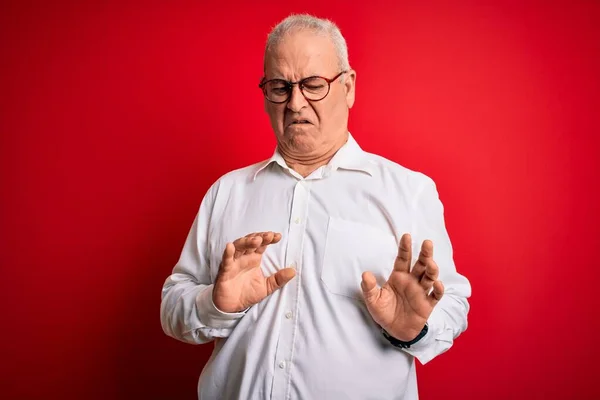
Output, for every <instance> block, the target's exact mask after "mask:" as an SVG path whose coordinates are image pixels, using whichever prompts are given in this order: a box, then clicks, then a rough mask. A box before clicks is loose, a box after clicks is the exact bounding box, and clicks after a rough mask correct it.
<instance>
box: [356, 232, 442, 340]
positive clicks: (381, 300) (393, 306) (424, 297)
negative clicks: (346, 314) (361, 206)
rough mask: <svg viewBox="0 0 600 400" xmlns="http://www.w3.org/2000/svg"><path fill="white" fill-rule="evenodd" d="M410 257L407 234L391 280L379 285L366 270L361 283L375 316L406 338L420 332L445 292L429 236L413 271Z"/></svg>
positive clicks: (401, 245) (378, 321)
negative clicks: (439, 278)
mask: <svg viewBox="0 0 600 400" xmlns="http://www.w3.org/2000/svg"><path fill="white" fill-rule="evenodd" d="M411 260H412V249H411V237H410V235H409V234H404V235H402V239H400V246H399V247H398V256H397V257H396V261H395V262H394V270H393V271H392V273H391V274H390V277H389V279H388V281H387V282H386V283H385V284H384V285H383V286H382V287H381V288H378V287H377V281H376V280H375V276H374V275H373V274H372V273H371V272H364V273H363V274H362V283H361V287H362V290H363V295H364V298H365V303H366V305H367V309H368V310H369V313H370V314H371V316H372V317H373V320H374V321H375V322H376V323H377V324H379V326H381V327H382V328H383V329H385V330H386V331H387V332H388V333H389V334H390V335H391V336H393V337H395V338H396V339H398V340H402V341H406V342H407V341H410V340H413V339H414V338H415V337H417V335H418V334H419V333H420V332H421V330H422V329H423V327H424V326H425V323H426V322H427V319H428V318H429V315H430V314H431V312H432V311H433V308H434V307H435V305H436V304H437V303H438V302H439V301H440V299H441V298H442V296H443V294H444V285H443V284H442V282H440V281H439V280H437V279H438V274H439V268H438V266H437V264H436V263H435V261H433V243H432V242H431V241H430V240H425V241H424V242H423V244H422V245H421V252H420V253H419V259H418V260H417V262H416V263H415V266H414V268H412V271H411V268H410V262H411ZM432 288H433V291H431V289H432ZM430 291H431V293H429V292H430Z"/></svg>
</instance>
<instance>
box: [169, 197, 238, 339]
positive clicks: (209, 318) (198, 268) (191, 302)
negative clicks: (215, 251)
mask: <svg viewBox="0 0 600 400" xmlns="http://www.w3.org/2000/svg"><path fill="white" fill-rule="evenodd" d="M216 191H217V186H216V185H213V186H212V187H211V188H210V189H209V191H208V192H207V194H206V196H205V197H204V199H203V200H202V204H201V205H200V210H199V211H198V213H197V215H196V218H195V219H194V222H193V224H192V227H191V229H190V231H189V233H188V236H187V239H186V241H185V244H184V246H183V250H182V252H181V256H180V258H179V261H178V262H177V264H176V265H175V267H174V268H173V271H172V274H171V275H170V276H169V277H168V278H167V279H166V281H165V283H164V285H163V289H162V296H161V307H160V321H161V325H162V328H163V331H164V332H165V334H167V335H168V336H171V337H173V338H175V339H177V340H180V341H183V342H186V343H192V344H201V343H208V342H210V341H212V340H213V339H215V338H222V337H228V336H229V335H230V333H231V331H232V330H233V329H234V328H235V326H236V325H237V323H238V322H239V320H240V319H241V318H242V317H243V316H244V315H245V312H239V313H225V312H222V311H220V310H219V309H217V307H215V305H214V303H213V301H212V292H213V282H212V279H211V273H210V263H209V260H210V258H209V255H208V252H209V238H208V232H209V223H210V221H211V216H212V211H213V205H214V202H215V197H216ZM223 250H224V249H223Z"/></svg>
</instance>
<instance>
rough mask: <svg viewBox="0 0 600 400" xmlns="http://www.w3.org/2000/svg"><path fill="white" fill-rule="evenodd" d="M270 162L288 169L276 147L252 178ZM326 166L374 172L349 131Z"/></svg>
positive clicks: (335, 168) (331, 170)
mask: <svg viewBox="0 0 600 400" xmlns="http://www.w3.org/2000/svg"><path fill="white" fill-rule="evenodd" d="M272 163H276V164H279V166H281V168H283V169H287V170H289V169H290V167H288V165H287V164H286V163H285V160H284V159H283V157H282V156H281V153H279V150H278V149H277V148H276V149H275V152H274V153H273V156H272V157H271V158H269V159H268V160H266V161H265V162H263V163H262V164H261V165H260V167H259V168H258V170H256V172H255V173H254V177H253V180H256V177H257V176H258V174H259V173H260V172H261V171H262V170H264V169H265V168H267V167H268V166H269V165H271V164H272ZM326 168H327V169H328V172H329V173H331V172H333V171H335V170H337V169H346V170H353V171H362V172H366V173H367V174H369V175H370V176H373V172H374V171H373V164H372V163H371V162H370V161H369V160H368V159H367V157H366V153H365V152H364V151H363V149H361V147H360V146H359V145H358V143H357V142H356V140H355V139H354V137H353V136H352V134H351V133H350V132H348V140H347V141H346V143H344V145H343V146H342V147H341V148H340V149H339V150H338V151H337V152H336V153H335V155H334V156H333V158H332V159H331V160H330V161H329V163H328V164H327V167H326Z"/></svg>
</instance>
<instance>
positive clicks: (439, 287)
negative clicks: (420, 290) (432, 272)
mask: <svg viewBox="0 0 600 400" xmlns="http://www.w3.org/2000/svg"><path fill="white" fill-rule="evenodd" d="M443 296H444V284H443V283H442V281H435V282H433V291H432V292H431V294H430V295H429V296H427V298H428V299H429V302H430V303H431V305H432V306H435V305H436V304H437V303H438V302H439V301H440V300H441V299H442V297H443Z"/></svg>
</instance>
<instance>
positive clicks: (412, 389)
mask: <svg viewBox="0 0 600 400" xmlns="http://www.w3.org/2000/svg"><path fill="white" fill-rule="evenodd" d="M261 231H274V232H280V233H281V234H282V236H283V237H282V239H281V241H280V242H279V243H277V244H274V245H270V246H269V247H268V248H267V250H266V252H265V254H264V255H263V260H262V269H263V271H264V273H265V275H266V276H268V275H271V274H273V273H275V272H276V271H277V270H278V269H280V268H284V267H294V268H295V269H296V277H295V278H293V279H292V280H291V281H290V282H288V283H287V285H285V286H284V287H283V288H282V289H280V290H277V291H275V292H274V293H273V294H272V295H271V296H268V297H267V298H265V299H264V300H263V301H261V302H260V303H258V304H256V305H254V306H252V307H250V308H249V309H248V310H246V311H245V312H241V313H223V312H221V311H219V310H218V309H217V308H215V306H214V304H213V302H212V289H213V282H214V281H215V278H216V276H217V272H218V269H219V264H220V262H221V258H222V255H223V251H224V249H225V244H226V243H227V242H232V241H234V240H235V239H237V238H239V237H242V236H245V235H247V234H248V233H252V232H261ZM403 233H411V234H412V240H413V263H414V261H415V260H416V258H417V257H418V254H419V251H420V246H421V243H422V242H423V240H425V239H431V240H432V241H433V245H434V259H435V261H436V263H437V264H438V266H439V268H440V274H439V278H440V280H441V281H442V282H443V283H444V286H445V294H444V297H443V298H442V300H441V301H440V302H439V303H438V304H437V306H436V307H435V308H434V310H433V313H432V314H431V316H430V318H429V320H428V324H429V332H428V334H427V335H426V336H425V337H424V338H423V339H421V341H419V342H418V343H417V344H416V345H413V346H412V347H411V348H410V349H403V350H401V349H398V348H396V347H393V346H392V345H391V344H390V343H389V342H388V341H387V340H386V339H385V338H384V337H383V335H382V334H381V331H380V328H379V327H378V326H377V324H376V323H375V322H374V321H373V320H372V318H371V316H370V314H369V313H368V311H367V309H366V307H365V305H364V301H363V299H362V293H361V286H360V283H361V275H362V273H363V271H367V270H369V271H372V272H373V273H374V274H375V276H376V278H377V280H378V283H379V284H383V283H384V282H385V281H386V280H387V278H388V277H389V275H390V273H391V271H392V269H393V264H394V259H395V256H396V254H397V250H398V244H399V241H400V237H401V236H402V234H403ZM470 294H471V287H470V284H469V281H468V280H467V279H466V278H465V277H463V276H462V275H460V274H458V273H457V271H456V268H455V265H454V261H453V258H452V246H451V243H450V240H449V237H448V234H447V231H446V228H445V223H444V216H443V206H442V203H441V202H440V200H439V197H438V192H437V189H436V186H435V184H434V182H433V181H432V180H431V179H430V178H429V177H427V176H425V175H423V174H421V173H418V172H414V171H411V170H409V169H407V168H404V167H402V166H400V165H398V164H396V163H394V162H392V161H389V160H387V159H385V158H383V157H380V156H377V155H374V154H370V153H367V152H364V151H363V150H361V148H360V147H359V146H358V144H357V143H356V141H355V140H354V139H353V137H352V136H351V135H349V138H348V141H347V143H346V144H345V145H344V146H343V147H342V148H341V149H340V150H339V151H338V152H337V153H336V155H335V156H334V157H333V158H332V160H331V161H330V162H329V164H328V165H325V166H323V167H321V168H319V169H317V170H316V171H314V172H313V173H312V174H310V175H309V176H307V177H306V178H303V177H302V176H301V175H299V174H298V173H296V172H295V171H293V170H292V169H290V168H289V167H288V166H287V165H286V163H285V161H284V160H283V158H282V157H281V155H280V154H279V153H278V152H277V151H275V154H274V155H273V157H271V159H269V160H267V161H265V162H261V163H258V164H255V165H251V166H249V167H246V168H243V169H239V170H236V171H233V172H230V173H228V174H226V175H224V176H223V177H221V178H220V179H219V180H218V181H217V182H216V183H215V184H214V185H212V187H211V188H210V189H209V190H208V192H207V193H206V195H205V197H204V199H203V201H202V203H201V205H200V209H199V212H198V214H197V217H196V219H195V220H194V223H193V225H192V228H191V231H190V233H189V235H188V237H187V241H186V242H185V245H184V248H183V251H182V253H181V258H180V259H179V261H178V263H177V265H176V266H175V268H174V270H173V273H172V275H170V276H169V277H168V279H167V280H166V282H165V284H164V287H163V290H162V304H161V323H162V327H163V329H164V331H165V333H166V334H167V335H169V336H172V337H174V338H176V339H178V340H182V341H185V342H189V343H196V344H199V343H207V342H210V341H213V340H214V341H215V347H214V350H213V354H212V356H211V358H210V360H209V361H208V363H207V364H206V365H205V367H204V369H203V371H202V374H201V376H200V380H199V384H198V396H199V398H200V399H243V400H247V399H303V400H304V399H309V400H311V399H360V400H365V399H382V400H383V399H385V400H389V399H416V398H417V397H418V395H417V381H416V374H415V361H414V359H415V357H416V358H418V359H419V361H420V362H421V363H426V362H428V361H430V360H431V359H432V358H434V357H435V356H437V355H439V354H441V353H442V352H444V351H446V350H448V349H449V348H450V347H451V346H452V343H453V340H454V339H455V338H456V337H457V336H458V335H459V334H460V333H461V332H463V331H464V330H465V329H466V327H467V313H468V310H469V304H468V302H467V298H468V297H469V296H470Z"/></svg>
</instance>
